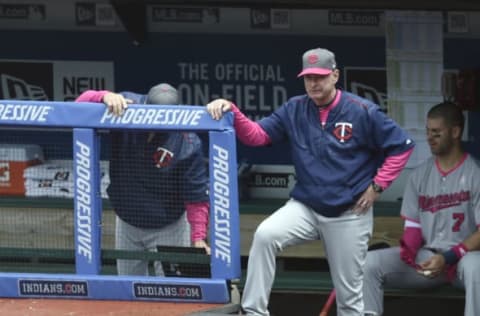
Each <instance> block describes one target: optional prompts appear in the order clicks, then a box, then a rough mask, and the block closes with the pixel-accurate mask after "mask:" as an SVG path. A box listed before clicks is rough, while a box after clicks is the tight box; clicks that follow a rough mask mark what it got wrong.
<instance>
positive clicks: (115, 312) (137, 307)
mask: <svg viewBox="0 0 480 316" xmlns="http://www.w3.org/2000/svg"><path fill="white" fill-rule="evenodd" d="M216 306H220V305H216V304H196V303H164V302H161V303H159V302H131V301H93V300H65V299H7V298H4V299H0V315H1V316H107V315H108V316H134V315H135V316H153V315H155V316H185V315H189V314H192V313H196V312H202V311H208V310H211V309H212V308H215V307H216Z"/></svg>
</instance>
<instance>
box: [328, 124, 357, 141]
mask: <svg viewBox="0 0 480 316" xmlns="http://www.w3.org/2000/svg"><path fill="white" fill-rule="evenodd" d="M352 127H353V124H352V123H347V122H338V123H335V128H334V130H333V135H335V137H336V138H337V139H338V140H339V141H340V143H345V141H347V140H349V139H350V138H352V135H353V133H352Z"/></svg>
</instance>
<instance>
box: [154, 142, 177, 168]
mask: <svg viewBox="0 0 480 316" xmlns="http://www.w3.org/2000/svg"><path fill="white" fill-rule="evenodd" d="M172 159H173V152H171V151H170V150H168V149H166V148H163V147H157V150H156V151H155V153H154V154H153V162H154V163H155V167H157V168H163V167H166V166H168V165H169V164H170V162H171V161H172Z"/></svg>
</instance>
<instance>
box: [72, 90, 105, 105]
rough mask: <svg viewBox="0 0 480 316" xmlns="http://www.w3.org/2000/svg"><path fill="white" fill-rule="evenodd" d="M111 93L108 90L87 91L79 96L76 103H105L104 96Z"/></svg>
mask: <svg viewBox="0 0 480 316" xmlns="http://www.w3.org/2000/svg"><path fill="white" fill-rule="evenodd" d="M109 92H110V91H107V90H99V91H97V90H87V91H84V92H83V93H82V94H81V95H79V96H78V98H77V99H76V100H75V102H103V96H104V95H105V94H107V93H109Z"/></svg>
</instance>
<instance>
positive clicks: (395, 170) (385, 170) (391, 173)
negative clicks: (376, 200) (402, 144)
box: [374, 148, 413, 190]
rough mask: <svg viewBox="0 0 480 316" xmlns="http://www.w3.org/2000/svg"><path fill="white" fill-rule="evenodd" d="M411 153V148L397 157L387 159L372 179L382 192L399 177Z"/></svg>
mask: <svg viewBox="0 0 480 316" xmlns="http://www.w3.org/2000/svg"><path fill="white" fill-rule="evenodd" d="M412 152H413V148H411V149H409V150H407V151H405V152H404V153H401V154H399V155H395V156H390V157H387V158H386V159H385V161H384V163H383V165H382V166H381V167H380V169H379V170H378V172H377V175H376V176H375V178H374V181H375V183H376V184H378V185H379V186H381V187H382V188H383V189H384V190H385V189H386V188H388V187H389V186H390V184H392V182H393V181H394V180H395V179H396V178H397V177H398V176H399V175H400V173H401V172H402V170H403V168H404V167H405V165H406V164H407V162H408V158H410V155H411V154H412Z"/></svg>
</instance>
